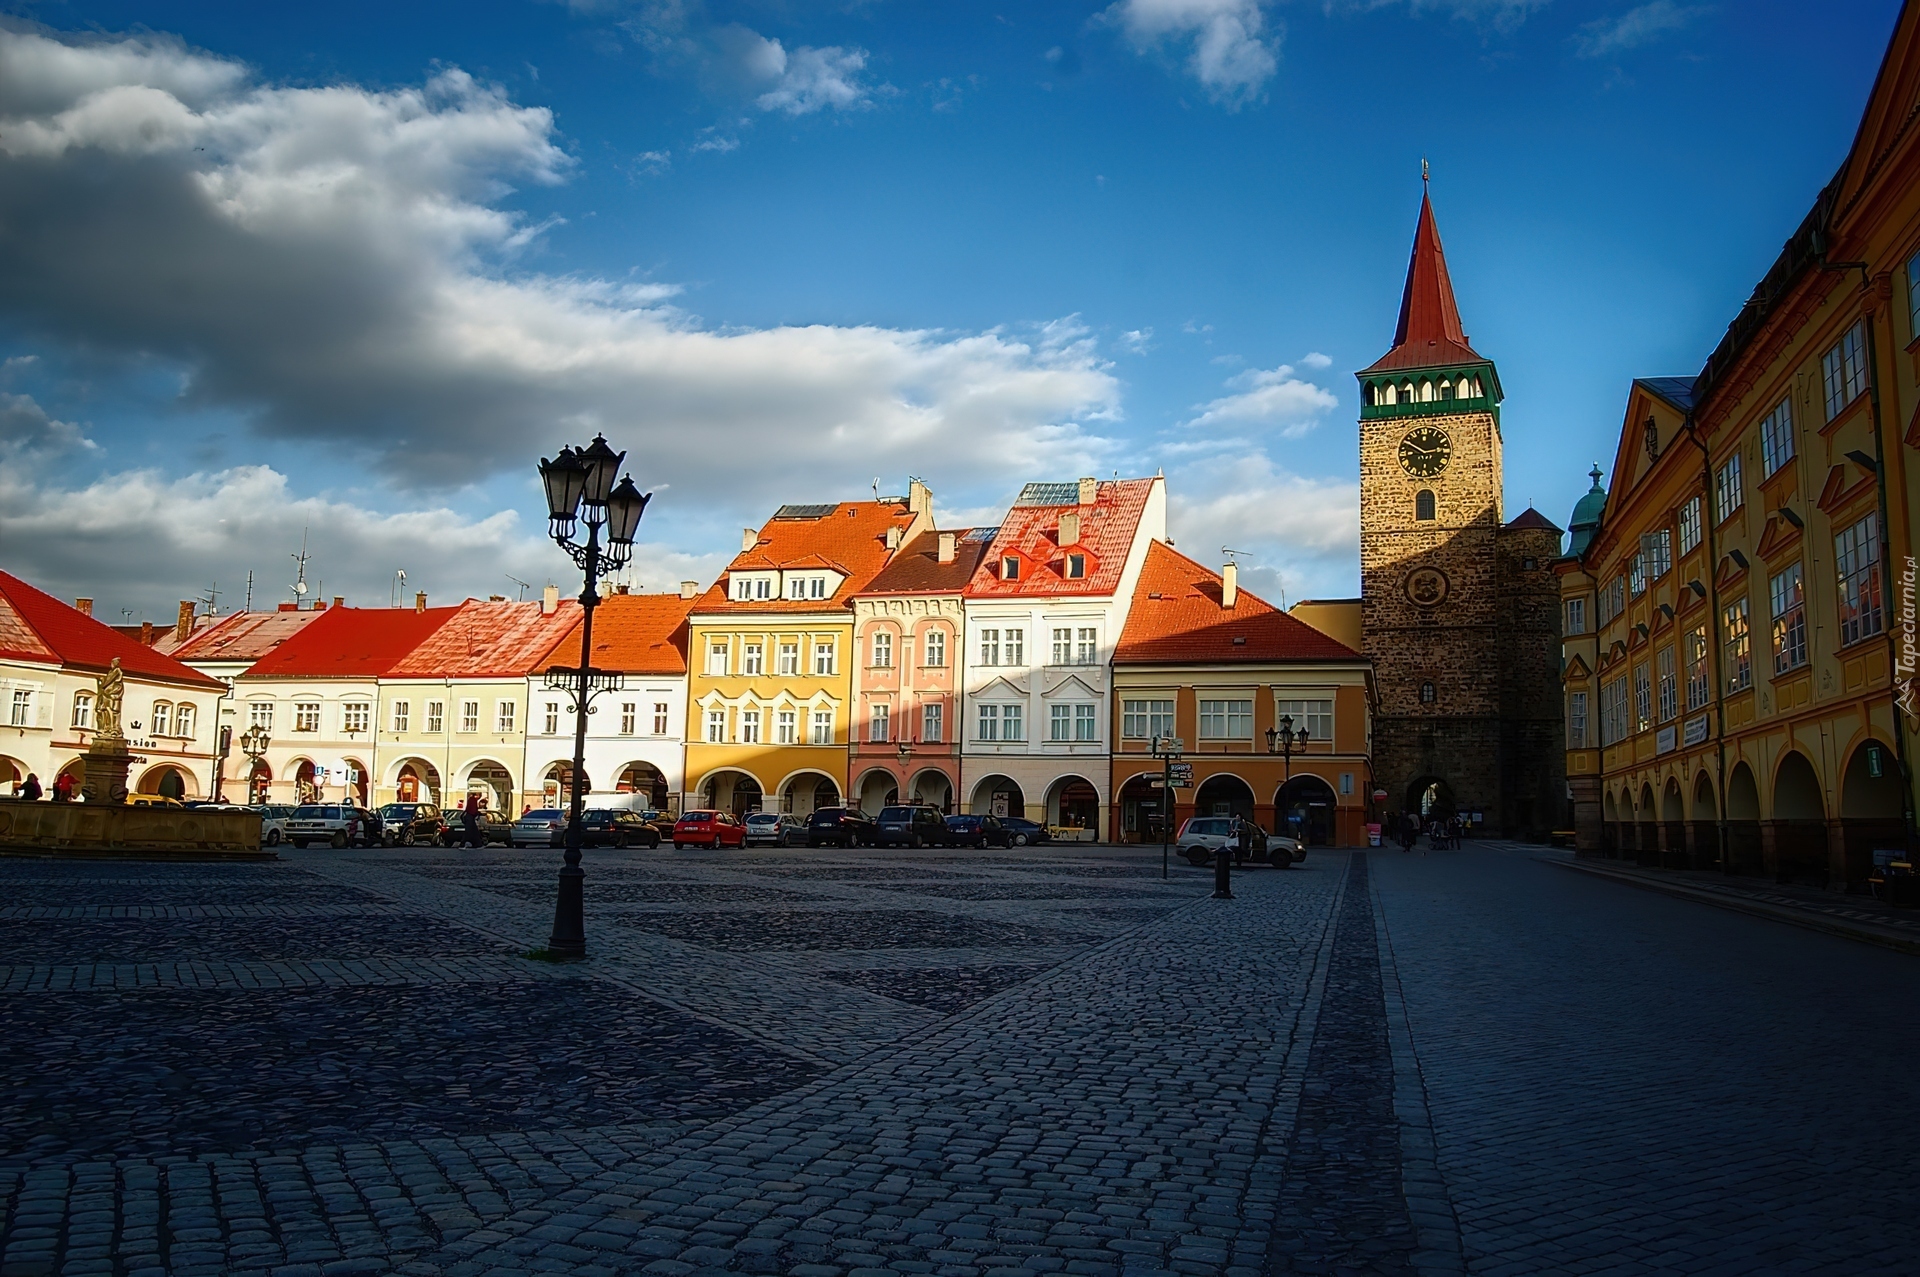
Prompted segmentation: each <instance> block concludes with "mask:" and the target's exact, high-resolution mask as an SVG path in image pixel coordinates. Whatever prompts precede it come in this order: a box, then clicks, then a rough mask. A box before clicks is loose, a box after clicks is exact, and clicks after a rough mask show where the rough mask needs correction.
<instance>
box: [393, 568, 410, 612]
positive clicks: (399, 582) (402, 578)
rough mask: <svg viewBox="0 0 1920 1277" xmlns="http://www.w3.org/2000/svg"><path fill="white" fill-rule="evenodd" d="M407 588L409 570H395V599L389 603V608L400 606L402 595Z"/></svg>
mask: <svg viewBox="0 0 1920 1277" xmlns="http://www.w3.org/2000/svg"><path fill="white" fill-rule="evenodd" d="M406 588H407V570H406V569H405V568H396V569H394V573H393V591H392V594H393V597H392V599H391V601H390V603H389V606H391V607H399V606H400V594H401V592H402V591H403V590H405V589H406Z"/></svg>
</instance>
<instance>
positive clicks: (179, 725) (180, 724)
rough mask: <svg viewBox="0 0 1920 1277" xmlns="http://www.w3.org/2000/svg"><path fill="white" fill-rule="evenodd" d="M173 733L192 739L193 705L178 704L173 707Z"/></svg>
mask: <svg viewBox="0 0 1920 1277" xmlns="http://www.w3.org/2000/svg"><path fill="white" fill-rule="evenodd" d="M173 734H174V735H175V736H179V737H182V738H184V739H189V740H190V739H192V737H193V706H191V705H176V706H174V707H173Z"/></svg>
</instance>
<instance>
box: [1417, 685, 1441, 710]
mask: <svg viewBox="0 0 1920 1277" xmlns="http://www.w3.org/2000/svg"><path fill="white" fill-rule="evenodd" d="M1439 699H1440V693H1439V692H1437V691H1435V690H1434V686H1433V684H1432V683H1422V684H1420V703H1421V704H1422V705H1431V704H1433V703H1434V702H1435V701H1437V700H1439Z"/></svg>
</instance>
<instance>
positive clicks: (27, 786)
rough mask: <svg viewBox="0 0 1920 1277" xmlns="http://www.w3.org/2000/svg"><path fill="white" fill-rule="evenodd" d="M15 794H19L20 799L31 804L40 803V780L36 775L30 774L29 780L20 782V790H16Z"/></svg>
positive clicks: (28, 774) (28, 775)
mask: <svg viewBox="0 0 1920 1277" xmlns="http://www.w3.org/2000/svg"><path fill="white" fill-rule="evenodd" d="M14 792H15V793H17V794H19V795H20V797H22V798H24V799H26V800H27V801H28V802H30V803H37V802H39V801H40V778H39V777H38V776H36V775H34V774H33V773H32V772H28V773H27V778H26V779H25V780H23V781H21V782H20V788H19V789H17V790H15V791H14Z"/></svg>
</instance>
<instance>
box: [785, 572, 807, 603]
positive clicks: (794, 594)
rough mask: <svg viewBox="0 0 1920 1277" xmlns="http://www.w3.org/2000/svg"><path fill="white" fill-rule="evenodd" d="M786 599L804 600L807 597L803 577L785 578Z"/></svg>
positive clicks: (805, 582)
mask: <svg viewBox="0 0 1920 1277" xmlns="http://www.w3.org/2000/svg"><path fill="white" fill-rule="evenodd" d="M787 597H788V598H790V599H804V598H806V597H807V581H806V578H805V577H799V576H789V577H788V578H787Z"/></svg>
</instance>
